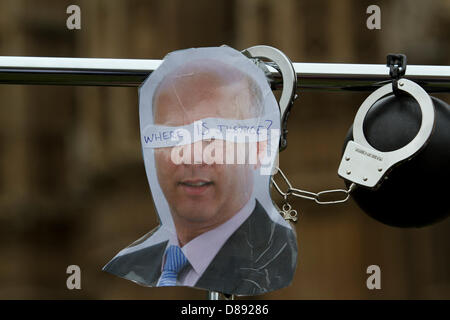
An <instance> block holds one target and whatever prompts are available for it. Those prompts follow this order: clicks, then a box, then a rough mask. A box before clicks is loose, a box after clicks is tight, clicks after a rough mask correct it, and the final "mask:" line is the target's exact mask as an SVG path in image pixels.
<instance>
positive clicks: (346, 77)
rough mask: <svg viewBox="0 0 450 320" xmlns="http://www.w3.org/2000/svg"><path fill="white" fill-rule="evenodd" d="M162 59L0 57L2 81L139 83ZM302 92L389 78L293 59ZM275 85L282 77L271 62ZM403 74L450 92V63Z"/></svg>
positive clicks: (383, 70) (354, 67) (377, 68)
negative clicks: (295, 61) (449, 64)
mask: <svg viewBox="0 0 450 320" xmlns="http://www.w3.org/2000/svg"><path fill="white" fill-rule="evenodd" d="M161 61H162V60H145V59H97V58H45V57H0V84H41V85H80V86H113V87H114V86H119V87H122V86H125V87H127V86H128V87H138V86H139V85H140V84H141V83H142V82H143V81H144V80H145V78H146V77H147V76H148V75H149V74H150V73H151V72H152V71H153V70H155V69H156V68H157V67H158V66H159V65H160V64H161ZM294 68H295V71H296V74H297V79H298V84H297V88H298V89H300V90H327V91H373V90H375V89H376V88H378V87H380V86H381V85H382V83H380V82H382V81H386V80H389V68H388V67H386V66H385V65H382V64H345V63H294ZM269 70H270V71H271V76H270V78H271V79H270V80H271V82H272V87H273V88H274V89H280V88H281V86H282V79H281V77H280V75H279V74H278V72H277V71H276V70H275V69H274V68H272V67H271V66H270V65H269ZM405 78H407V79H410V80H413V81H415V82H417V83H419V84H420V85H421V86H422V87H424V89H425V90H427V91H429V92H450V66H422V65H408V67H407V69H406V75H405Z"/></svg>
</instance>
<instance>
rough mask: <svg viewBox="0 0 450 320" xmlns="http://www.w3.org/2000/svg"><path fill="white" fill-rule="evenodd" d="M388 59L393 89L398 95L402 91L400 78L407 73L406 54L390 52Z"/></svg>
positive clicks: (387, 63)
mask: <svg viewBox="0 0 450 320" xmlns="http://www.w3.org/2000/svg"><path fill="white" fill-rule="evenodd" d="M386 60H387V61H386V66H388V67H389V76H390V77H391V78H392V91H393V92H394V94H395V95H398V94H399V93H400V92H399V90H398V80H399V79H400V78H402V77H403V76H404V75H405V73H406V55H404V54H388V55H387V58H386Z"/></svg>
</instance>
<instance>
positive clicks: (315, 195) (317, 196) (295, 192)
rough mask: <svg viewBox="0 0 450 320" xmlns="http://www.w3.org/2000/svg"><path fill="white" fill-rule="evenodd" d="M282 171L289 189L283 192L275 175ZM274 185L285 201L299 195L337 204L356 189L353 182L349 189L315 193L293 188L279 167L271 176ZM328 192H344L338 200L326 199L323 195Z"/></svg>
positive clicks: (324, 202)
mask: <svg viewBox="0 0 450 320" xmlns="http://www.w3.org/2000/svg"><path fill="white" fill-rule="evenodd" d="M277 173H280V175H281V176H282V177H283V179H284V182H285V183H286V185H287V186H288V188H287V191H286V192H283V191H282V190H281V188H280V187H279V186H278V184H277V183H276V182H275V179H274V176H275V175H276V174H277ZM271 180H272V183H273V185H274V186H275V189H276V190H277V191H278V193H279V194H281V195H282V196H283V198H284V200H285V202H286V201H287V197H288V196H290V195H293V196H295V197H299V198H303V199H307V200H313V201H315V202H316V203H318V204H336V203H343V202H345V201H347V200H348V199H349V197H350V193H351V192H352V191H353V190H354V189H355V187H356V184H355V183H352V184H351V185H350V187H349V188H348V190H345V189H332V190H324V191H320V192H318V193H314V192H311V191H305V190H301V189H297V188H293V187H292V184H291V183H290V182H289V180H288V178H287V177H286V175H285V174H284V172H283V171H282V170H281V169H280V168H278V167H277V172H276V173H275V174H274V175H273V176H272V178H271ZM326 194H343V197H344V198H342V199H337V200H331V201H324V199H323V196H324V195H326Z"/></svg>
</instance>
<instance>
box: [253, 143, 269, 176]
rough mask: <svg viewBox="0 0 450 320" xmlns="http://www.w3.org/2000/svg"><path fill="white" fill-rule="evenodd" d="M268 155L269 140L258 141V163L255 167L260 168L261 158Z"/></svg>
mask: <svg viewBox="0 0 450 320" xmlns="http://www.w3.org/2000/svg"><path fill="white" fill-rule="evenodd" d="M266 155H267V140H264V141H258V143H257V146H256V164H255V166H254V169H255V170H256V169H259V168H260V167H261V159H264V157H265V156H266Z"/></svg>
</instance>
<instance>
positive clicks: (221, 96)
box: [153, 68, 251, 125]
mask: <svg viewBox="0 0 450 320" xmlns="http://www.w3.org/2000/svg"><path fill="white" fill-rule="evenodd" d="M218 71H220V70H211V68H203V69H199V68H191V69H184V70H180V72H177V73H176V74H172V75H168V76H166V77H165V79H164V80H163V81H162V82H161V84H160V85H159V87H158V88H157V90H156V91H155V97H154V99H153V108H154V120H155V123H160V124H173V125H181V124H185V123H190V122H192V121H195V120H199V119H201V118H207V117H220V118H248V117H249V115H248V114H249V112H250V110H249V109H250V103H251V97H250V95H251V94H250V90H249V79H248V78H247V77H246V76H244V75H243V74H242V73H240V72H239V71H238V70H237V71H236V70H231V69H228V70H227V69H226V70H222V71H224V72H225V73H223V74H221V73H219V72H218ZM229 72H235V73H237V74H231V75H230V74H229ZM180 122H183V123H180Z"/></svg>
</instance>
